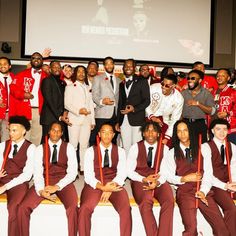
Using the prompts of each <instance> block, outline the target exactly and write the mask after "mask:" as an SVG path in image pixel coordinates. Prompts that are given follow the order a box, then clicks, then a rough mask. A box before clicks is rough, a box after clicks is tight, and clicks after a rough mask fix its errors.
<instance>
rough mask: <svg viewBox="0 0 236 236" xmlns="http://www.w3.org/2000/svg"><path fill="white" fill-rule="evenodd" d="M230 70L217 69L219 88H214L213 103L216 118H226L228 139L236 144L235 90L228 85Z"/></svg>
mask: <svg viewBox="0 0 236 236" xmlns="http://www.w3.org/2000/svg"><path fill="white" fill-rule="evenodd" d="M230 76H231V74H230V71H229V70H228V69H225V68H222V69H219V70H218V72H217V74H216V81H217V83H218V86H219V88H218V89H217V90H216V94H215V103H216V114H215V116H216V117H217V118H221V119H226V120H227V121H228V122H229V124H230V129H229V134H228V140H229V141H230V142H232V143H234V144H236V90H235V89H233V88H231V87H229V85H228V81H229V80H230Z"/></svg>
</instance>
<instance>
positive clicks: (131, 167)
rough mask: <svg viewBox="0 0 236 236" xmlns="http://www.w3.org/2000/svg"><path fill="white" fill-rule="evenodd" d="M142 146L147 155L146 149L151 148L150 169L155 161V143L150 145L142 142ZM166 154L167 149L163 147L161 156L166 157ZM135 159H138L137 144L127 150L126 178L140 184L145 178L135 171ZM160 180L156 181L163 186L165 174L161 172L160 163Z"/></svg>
mask: <svg viewBox="0 0 236 236" xmlns="http://www.w3.org/2000/svg"><path fill="white" fill-rule="evenodd" d="M144 146H145V149H146V153H148V150H149V149H148V148H149V147H153V150H152V157H153V158H152V166H151V167H152V168H153V167H154V164H155V163H154V162H155V161H156V160H155V153H156V150H157V143H155V144H153V145H150V144H149V143H148V142H147V141H144ZM167 153H168V148H167V147H166V146H164V151H163V156H165V155H167ZM137 158H138V144H137V143H135V144H133V145H132V146H131V148H130V150H129V154H128V158H127V172H128V177H129V178H130V179H132V180H134V181H138V182H142V180H143V178H145V176H142V175H140V174H139V173H138V172H136V171H135V169H136V167H137ZM159 174H160V178H159V179H158V181H159V182H160V184H163V183H165V182H166V177H165V173H164V172H163V168H162V162H161V163H160V171H159Z"/></svg>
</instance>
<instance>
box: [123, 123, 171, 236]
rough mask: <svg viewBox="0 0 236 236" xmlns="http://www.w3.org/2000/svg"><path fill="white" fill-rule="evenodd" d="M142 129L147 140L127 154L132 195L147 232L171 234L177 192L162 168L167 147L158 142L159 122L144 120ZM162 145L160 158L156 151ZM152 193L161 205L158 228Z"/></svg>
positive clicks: (150, 235)
mask: <svg viewBox="0 0 236 236" xmlns="http://www.w3.org/2000/svg"><path fill="white" fill-rule="evenodd" d="M142 133H143V138H144V140H142V141H140V142H138V143H136V144H134V145H133V146H131V148H130V151H129V154H128V161H127V169H128V176H129V178H130V179H131V180H132V181H131V187H132V192H133V196H134V198H135V201H136V202H137V204H138V205H139V210H140V213H141V217H142V220H143V224H144V227H145V231H146V234H147V236H156V235H159V236H172V233H173V210H174V196H173V192H172V190H171V187H170V185H169V184H168V183H167V182H166V179H165V173H163V171H162V168H160V166H161V160H162V157H163V155H164V153H165V154H166V153H167V152H168V148H167V146H163V144H160V143H159V142H158V137H159V135H160V134H161V129H160V127H159V125H158V124H157V123H156V122H152V121H150V122H147V123H145V124H144V125H143V127H142ZM159 145H161V146H160V147H159ZM159 148H160V152H159V154H160V155H159V158H160V159H158V155H157V153H158V150H159ZM158 160H159V161H158ZM158 162H159V163H158ZM156 168H157V172H156V171H155V170H156ZM157 173H158V174H157ZM153 193H154V195H153ZM153 197H155V198H156V199H157V200H158V201H159V203H160V205H161V211H160V217H159V228H158V226H157V223H156V219H155V216H154V214H153V211H152V208H153Z"/></svg>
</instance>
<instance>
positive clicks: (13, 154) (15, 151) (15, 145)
mask: <svg viewBox="0 0 236 236" xmlns="http://www.w3.org/2000/svg"><path fill="white" fill-rule="evenodd" d="M13 148H14V149H13V153H12V156H13V157H14V156H15V155H16V153H17V148H18V145H17V144H14V145H13Z"/></svg>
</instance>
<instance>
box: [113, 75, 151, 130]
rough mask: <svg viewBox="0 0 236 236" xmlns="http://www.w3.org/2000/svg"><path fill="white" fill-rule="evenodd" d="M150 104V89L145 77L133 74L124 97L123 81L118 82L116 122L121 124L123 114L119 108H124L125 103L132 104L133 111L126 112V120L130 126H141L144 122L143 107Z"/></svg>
mask: <svg viewBox="0 0 236 236" xmlns="http://www.w3.org/2000/svg"><path fill="white" fill-rule="evenodd" d="M149 104H150V90H149V85H148V82H147V80H146V79H144V78H142V77H139V76H137V75H134V76H133V84H132V87H131V89H130V92H129V96H128V97H126V93H125V81H123V82H121V83H120V90H119V102H118V111H117V122H118V123H119V124H120V125H122V123H123V119H124V115H122V114H121V112H120V110H124V109H125V107H126V105H132V106H133V107H134V112H130V113H129V114H128V120H129V123H130V125H131V126H141V125H143V123H144V122H145V109H146V107H147V106H148V105H149Z"/></svg>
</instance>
